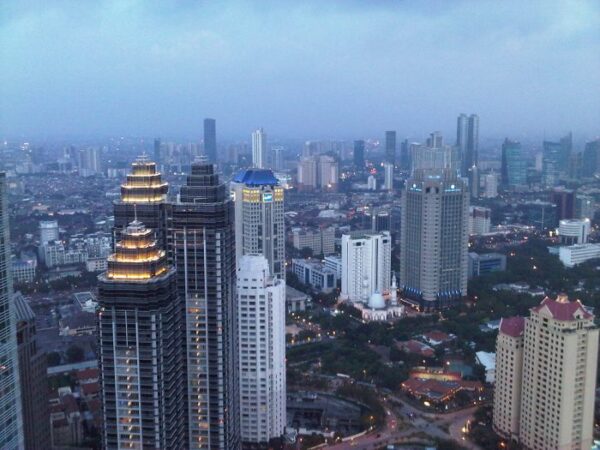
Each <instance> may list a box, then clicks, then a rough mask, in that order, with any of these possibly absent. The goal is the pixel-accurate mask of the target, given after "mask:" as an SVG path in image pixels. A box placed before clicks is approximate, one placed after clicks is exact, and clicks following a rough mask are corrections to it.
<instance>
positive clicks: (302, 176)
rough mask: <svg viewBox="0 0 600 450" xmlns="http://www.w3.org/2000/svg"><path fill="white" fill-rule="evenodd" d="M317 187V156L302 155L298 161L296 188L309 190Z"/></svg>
mask: <svg viewBox="0 0 600 450" xmlns="http://www.w3.org/2000/svg"><path fill="white" fill-rule="evenodd" d="M315 189H317V158H316V157H314V156H303V157H302V158H301V159H300V161H299V162H298V190H300V191H304V192H309V191H314V190H315Z"/></svg>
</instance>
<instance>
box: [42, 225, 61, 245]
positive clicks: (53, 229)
mask: <svg viewBox="0 0 600 450" xmlns="http://www.w3.org/2000/svg"><path fill="white" fill-rule="evenodd" d="M58 237H59V234H58V222H57V221H56V220H42V221H40V245H44V244H47V243H48V242H52V241H57V240H58Z"/></svg>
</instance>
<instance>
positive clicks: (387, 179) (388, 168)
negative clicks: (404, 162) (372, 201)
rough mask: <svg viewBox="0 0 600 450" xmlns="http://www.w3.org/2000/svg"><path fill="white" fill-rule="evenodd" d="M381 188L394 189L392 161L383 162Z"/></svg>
mask: <svg viewBox="0 0 600 450" xmlns="http://www.w3.org/2000/svg"><path fill="white" fill-rule="evenodd" d="M383 188H384V189H385V190H386V191H393V190H394V165H393V164H392V163H389V162H386V163H383Z"/></svg>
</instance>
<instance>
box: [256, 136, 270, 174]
mask: <svg viewBox="0 0 600 450" xmlns="http://www.w3.org/2000/svg"><path fill="white" fill-rule="evenodd" d="M267 164H268V162H267V133H265V130H263V129H262V128H259V129H258V130H255V131H253V132H252V167H256V168H257V169H267V168H268V165H267Z"/></svg>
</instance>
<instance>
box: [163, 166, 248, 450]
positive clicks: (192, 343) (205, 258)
mask: <svg viewBox="0 0 600 450" xmlns="http://www.w3.org/2000/svg"><path fill="white" fill-rule="evenodd" d="M168 217H169V223H168V235H169V238H168V239H169V251H170V253H171V258H172V260H173V262H174V264H175V267H176V275H177V289H178V292H179V296H180V298H181V299H182V301H183V302H185V313H184V314H185V329H186V334H185V346H184V347H185V350H186V352H185V355H186V356H185V360H184V364H185V367H186V380H185V383H184V385H182V386H184V388H183V390H184V391H187V392H186V395H187V412H186V418H187V423H188V427H187V428H188V442H186V445H184V448H189V449H210V450H213V449H219V450H229V449H233V450H235V449H237V448H239V445H240V441H239V439H240V436H239V397H238V395H239V394H238V392H239V391H238V376H237V373H238V372H237V371H238V362H237V353H236V351H237V350H236V349H237V333H238V330H237V322H236V309H235V295H236V294H235V267H236V265H235V236H234V205H233V202H232V201H231V199H230V197H229V193H228V191H227V186H226V185H225V184H224V183H222V182H221V181H220V180H219V176H218V175H217V174H216V173H215V170H214V166H213V165H212V164H206V163H205V162H196V163H194V164H192V168H191V174H190V175H189V176H188V178H187V181H186V183H185V185H183V186H182V187H181V191H180V195H179V202H177V203H174V204H170V205H169V212H168ZM180 388H181V387H180Z"/></svg>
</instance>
